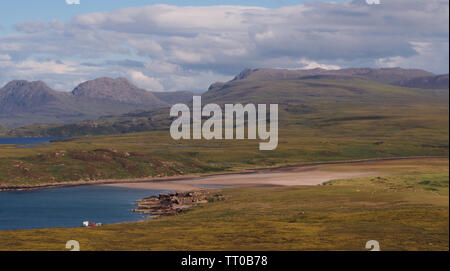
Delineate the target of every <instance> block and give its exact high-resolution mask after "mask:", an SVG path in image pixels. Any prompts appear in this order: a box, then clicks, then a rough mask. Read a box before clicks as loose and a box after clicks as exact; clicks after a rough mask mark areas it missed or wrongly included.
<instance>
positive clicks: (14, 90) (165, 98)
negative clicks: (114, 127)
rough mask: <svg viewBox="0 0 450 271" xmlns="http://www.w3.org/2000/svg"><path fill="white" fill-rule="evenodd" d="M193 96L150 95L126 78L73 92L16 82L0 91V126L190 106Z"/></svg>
mask: <svg viewBox="0 0 450 271" xmlns="http://www.w3.org/2000/svg"><path fill="white" fill-rule="evenodd" d="M191 99H192V92H189V91H181V92H172V93H158V92H151V91H147V90H144V89H141V88H138V87H136V86H135V85H133V84H132V83H130V82H129V81H128V80H127V79H125V78H117V79H112V78H98V79H95V80H91V81H87V82H84V83H81V84H80V85H78V86H77V87H76V88H75V89H74V90H73V91H72V92H62V91H55V90H53V89H51V88H50V87H49V86H47V85H46V84H45V83H44V82H42V81H33V82H29V81H25V80H15V81H11V82H9V83H7V84H6V85H5V86H4V87H3V88H1V89H0V125H4V126H7V127H19V126H24V125H29V124H34V123H68V122H76V121H82V120H87V119H96V118H98V117H100V116H104V115H117V114H123V113H127V112H130V111H134V110H139V109H148V108H158V107H167V106H170V105H171V104H173V103H178V102H183V103H186V102H189V101H190V100H191Z"/></svg>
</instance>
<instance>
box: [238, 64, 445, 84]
mask: <svg viewBox="0 0 450 271" xmlns="http://www.w3.org/2000/svg"><path fill="white" fill-rule="evenodd" d="M434 76H435V75H434V74H433V73H431V72H427V71H424V70H418V69H402V68H382V69H372V68H348V69H341V70H325V69H320V68H317V69H311V70H288V69H245V70H243V71H242V72H241V73H240V74H238V75H237V76H236V77H235V78H234V80H233V81H238V80H247V81H261V80H289V79H291V80H292V79H302V78H303V79H308V78H329V79H331V78H334V79H336V78H339V79H348V78H353V79H357V78H359V79H366V80H372V81H376V82H379V83H385V84H393V85H398V84H400V82H408V81H411V80H413V79H415V78H424V77H434ZM447 81H448V78H447Z"/></svg>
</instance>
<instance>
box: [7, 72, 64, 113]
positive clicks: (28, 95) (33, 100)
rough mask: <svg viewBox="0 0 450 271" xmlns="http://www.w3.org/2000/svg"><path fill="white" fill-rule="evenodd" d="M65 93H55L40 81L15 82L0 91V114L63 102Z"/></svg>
mask: <svg viewBox="0 0 450 271" xmlns="http://www.w3.org/2000/svg"><path fill="white" fill-rule="evenodd" d="M66 98H68V95H65V93H60V92H57V91H55V90H53V89H51V88H50V87H48V86H47V85H46V84H45V83H44V82H42V81H35V82H28V81H24V80H15V81H11V82H9V83H8V84H6V85H5V86H4V87H3V88H1V89H0V112H2V113H13V114H14V113H15V112H17V111H22V110H27V111H30V110H33V109H35V108H39V107H42V106H50V105H51V104H55V103H61V102H64V99H66Z"/></svg>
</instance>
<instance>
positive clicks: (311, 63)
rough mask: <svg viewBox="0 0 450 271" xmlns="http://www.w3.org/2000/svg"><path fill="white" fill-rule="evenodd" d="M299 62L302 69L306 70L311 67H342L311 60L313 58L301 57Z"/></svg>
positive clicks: (333, 68) (332, 68)
mask: <svg viewBox="0 0 450 271" xmlns="http://www.w3.org/2000/svg"><path fill="white" fill-rule="evenodd" d="M298 63H299V64H300V65H301V69H304V70H310V69H317V68H320V69H325V70H339V69H340V68H341V67H339V66H338V65H327V64H320V63H317V62H316V61H311V60H307V59H304V58H302V59H300V60H299V61H298Z"/></svg>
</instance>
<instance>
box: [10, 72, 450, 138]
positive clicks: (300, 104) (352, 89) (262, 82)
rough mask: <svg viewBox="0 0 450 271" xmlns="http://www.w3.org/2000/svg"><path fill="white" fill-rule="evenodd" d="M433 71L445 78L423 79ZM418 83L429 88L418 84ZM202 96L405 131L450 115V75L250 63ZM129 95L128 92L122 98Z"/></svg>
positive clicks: (68, 127)
mask: <svg viewBox="0 0 450 271" xmlns="http://www.w3.org/2000/svg"><path fill="white" fill-rule="evenodd" d="M431 77H433V78H437V79H433V80H430V79H427V80H425V79H423V78H431ZM445 78H446V79H445ZM445 80H447V81H446V82H445ZM436 82H439V83H438V84H437V83H436ZM414 83H417V85H415V84H414ZM402 85H408V87H404V86H402ZM418 85H420V86H421V88H417V86H418ZM412 86H413V87H416V88H413V87H412ZM435 86H439V87H435ZM441 86H444V87H443V88H441ZM111 88H112V87H111ZM86 89H91V90H90V91H87V90H86ZM86 89H85V88H84V87H80V88H78V89H76V91H74V92H75V94H77V93H79V91H82V90H83V92H86V91H87V92H88V93H89V92H95V91H96V90H97V88H86ZM121 89H123V88H121ZM100 92H101V93H104V92H106V91H100ZM108 93H109V92H108ZM71 95H74V94H73V93H72V94H71ZM79 95H80V94H79ZM85 95H87V94H85ZM89 95H91V96H89V97H98V96H100V94H96V95H93V94H89ZM102 95H103V96H105V95H106V94H102ZM136 95H137V94H136ZM140 95H142V94H140ZM153 95H154V96H156V98H158V99H159V100H160V101H164V102H165V103H167V104H173V103H175V102H183V103H190V102H191V100H192V95H193V94H192V93H189V92H175V93H153ZM106 96H107V95H106ZM201 96H202V104H207V103H217V104H220V105H223V104H225V103H243V104H245V103H258V104H260V103H278V104H279V116H280V126H283V127H288V126H292V125H294V126H299V125H300V127H309V128H311V127H316V128H318V130H322V128H320V127H329V126H330V124H331V123H336V122H337V123H342V122H348V124H349V125H350V126H349V127H350V129H351V123H352V122H355V121H356V122H361V121H374V122H376V121H381V122H383V121H389V122H390V123H392V125H393V128H392V129H393V130H399V129H401V127H403V126H404V125H412V126H414V125H418V126H417V127H419V126H420V127H422V126H430V125H438V126H440V125H442V124H441V123H436V121H435V120H436V119H442V117H439V116H445V115H448V103H449V101H448V99H449V91H448V75H441V76H436V75H433V74H431V73H428V72H425V71H420V70H403V69H378V70H377V69H347V70H340V71H326V70H321V69H315V70H306V71H303V70H302V71H300V70H299V71H293V70H278V69H256V70H251V69H246V70H244V71H243V72H241V73H240V74H239V75H237V76H236V77H235V78H234V79H232V80H230V81H228V82H218V83H214V84H212V85H211V86H210V87H209V89H208V91H206V92H205V93H203V94H202V95H201ZM114 97H115V96H114ZM106 98H108V99H113V97H111V95H110V96H107V97H104V99H106ZM124 99H125V98H124V97H122V98H121V101H124ZM130 99H132V97H131V98H128V100H125V101H127V102H128V103H129V102H130ZM131 101H133V100H131ZM134 102H138V101H134ZM169 109H170V107H168V106H160V105H157V106H149V107H147V108H144V109H140V110H135V111H132V112H128V113H125V114H110V115H108V116H105V115H104V116H102V117H100V118H97V119H91V120H87V121H81V122H74V123H68V124H34V125H29V126H26V127H21V128H15V129H10V130H9V131H8V132H7V133H6V135H7V136H19V137H23V136H83V135H100V134H120V133H129V132H143V131H152V130H166V129H168V127H169V126H170V123H171V121H172V119H171V118H170V117H169ZM401 119H403V120H401ZM413 119H414V121H413ZM425 120H426V121H427V123H426V124H424V121H425ZM416 122H417V123H416ZM377 125H378V124H377ZM414 127H415V126H414ZM319 128H320V129H319ZM4 134H5V132H4Z"/></svg>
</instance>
